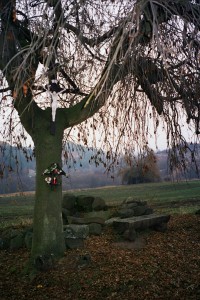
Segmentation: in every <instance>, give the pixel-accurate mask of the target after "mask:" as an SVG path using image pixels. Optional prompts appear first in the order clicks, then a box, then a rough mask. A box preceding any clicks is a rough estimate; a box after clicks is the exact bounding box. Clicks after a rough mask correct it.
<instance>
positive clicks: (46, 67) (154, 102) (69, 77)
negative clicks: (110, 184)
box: [0, 0, 200, 260]
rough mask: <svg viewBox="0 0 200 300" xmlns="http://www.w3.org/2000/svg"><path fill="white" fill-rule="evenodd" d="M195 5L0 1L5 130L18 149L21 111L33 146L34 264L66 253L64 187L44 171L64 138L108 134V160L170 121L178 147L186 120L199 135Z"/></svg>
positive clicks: (185, 1) (143, 0) (198, 12)
mask: <svg viewBox="0 0 200 300" xmlns="http://www.w3.org/2000/svg"><path fill="white" fill-rule="evenodd" d="M198 2H199V1H191V0H175V1H168V0H159V1H154V0H130V1H128V0H104V1H103V0H102V1H100V0H74V1H67V0H66V1H65V0H62V1H61V0H58V1H55V0H43V1H42V0H21V1H18V0H0V23H1V29H0V30H1V31H0V69H1V78H0V80H1V86H2V87H1V93H2V99H1V113H2V115H3V113H5V116H4V126H3V129H2V134H3V135H4V138H5V139H6V138H7V137H8V136H10V138H12V140H13V141H15V142H16V143H17V144H18V145H19V146H20V145H21V144H22V142H21V138H26V135H25V134H24V132H23V131H22V129H20V128H19V125H18V124H16V122H18V120H17V119H16V115H15V112H17V113H18V118H19V120H20V123H21V125H22V128H24V129H25V131H26V132H27V133H28V135H30V136H31V138H32V140H33V142H34V146H35V157H36V172H37V175H36V199H35V212H34V237H33V244H32V254H31V257H32V260H34V259H35V258H36V257H37V256H38V255H44V254H45V255H50V254H51V253H53V254H54V255H55V256H56V257H59V256H62V255H63V253H64V251H65V245H64V240H63V235H62V218H61V198H62V186H61V185H60V186H57V187H56V189H55V190H54V191H52V189H51V188H50V187H49V185H48V184H47V183H46V182H45V180H44V177H43V176H42V174H43V172H44V170H45V169H47V168H48V167H49V165H51V164H52V163H54V162H56V163H58V164H60V165H61V155H62V146H63V140H64V139H63V138H64V137H68V136H69V132H70V131H69V130H71V129H72V128H73V127H74V126H77V125H79V124H84V125H81V126H82V127H81V128H80V127H79V131H78V134H77V135H78V140H83V142H84V143H85V144H87V139H88V134H90V135H93V131H95V129H96V128H97V127H98V126H99V128H101V129H103V131H102V136H101V138H102V140H103V141H104V142H105V144H107V147H108V152H107V159H108V160H110V159H111V156H113V158H114V159H115V155H117V153H119V151H120V150H123V151H124V153H126V152H127V151H128V147H129V146H131V147H132V148H133V147H134V145H135V144H140V145H143V146H144V147H146V146H147V144H146V142H147V139H146V137H147V134H148V131H149V126H150V125H149V124H150V123H151V122H152V126H154V129H155V131H156V129H157V127H158V123H159V122H160V121H161V120H164V121H165V124H166V135H167V140H168V143H169V145H172V146H177V145H180V144H181V145H183V146H184V147H186V143H185V141H184V139H183V137H182V134H181V128H180V127H181V126H180V123H179V120H180V118H181V117H186V120H187V122H188V123H190V124H191V125H193V124H194V125H195V130H194V131H195V132H196V133H197V134H198V133H199V130H200V129H199V119H200V103H199V91H200V89H199V79H200V78H199V77H200V76H199V75H200V70H199V63H200V58H199V46H200V35H199V29H200V17H199V16H200V6H199V3H198ZM57 106H58V107H57ZM7 108H9V109H10V110H7ZM56 108H57V109H56ZM52 112H53V114H54V115H52ZM94 114H95V117H94V118H93V119H92V121H90V126H89V129H88V131H86V127H85V126H87V124H86V123H83V122H86V120H87V119H89V118H91V117H92V116H93V115H94ZM54 118H55V120H54ZM149 120H150V123H149V122H148V121H149ZM151 120H154V121H151ZM85 124H86V125H85ZM6 125H8V126H7V127H6ZM115 136H116V138H115ZM111 141H112V143H111ZM134 143H135V144H134ZM109 145H111V147H110V149H109ZM112 145H114V146H113V147H115V151H111V150H112Z"/></svg>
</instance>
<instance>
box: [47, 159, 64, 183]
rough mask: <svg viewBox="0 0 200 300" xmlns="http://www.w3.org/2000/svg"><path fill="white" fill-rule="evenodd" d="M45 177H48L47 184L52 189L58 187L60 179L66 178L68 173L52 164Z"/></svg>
mask: <svg viewBox="0 0 200 300" xmlns="http://www.w3.org/2000/svg"><path fill="white" fill-rule="evenodd" d="M43 175H48V176H47V177H45V181H46V183H47V184H49V185H50V186H51V187H56V186H57V185H60V180H59V177H60V176H61V175H65V176H66V173H65V171H63V170H62V169H61V167H60V166H59V164H57V163H52V164H51V165H50V166H49V167H48V168H47V169H46V170H44V172H43Z"/></svg>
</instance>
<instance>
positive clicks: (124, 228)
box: [113, 214, 170, 241]
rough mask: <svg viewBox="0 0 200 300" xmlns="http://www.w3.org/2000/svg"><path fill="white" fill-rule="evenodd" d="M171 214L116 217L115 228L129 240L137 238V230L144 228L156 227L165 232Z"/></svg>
mask: <svg viewBox="0 0 200 300" xmlns="http://www.w3.org/2000/svg"><path fill="white" fill-rule="evenodd" d="M169 219H170V215H161V214H160V215H157V214H151V215H144V216H139V217H131V218H125V219H120V218H118V219H114V220H113V228H114V229H115V230H116V231H117V233H119V234H121V235H123V237H124V238H125V239H127V240H132V241H133V240H135V238H136V231H138V230H144V229H154V230H157V231H161V232H165V231H166V230H167V223H168V221H169Z"/></svg>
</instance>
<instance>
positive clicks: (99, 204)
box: [92, 197, 107, 211]
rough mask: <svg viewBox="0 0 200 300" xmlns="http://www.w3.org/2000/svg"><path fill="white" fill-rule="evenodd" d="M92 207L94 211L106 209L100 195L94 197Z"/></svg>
mask: <svg viewBox="0 0 200 300" xmlns="http://www.w3.org/2000/svg"><path fill="white" fill-rule="evenodd" d="M92 209H93V210H95V211H99V210H106V209H107V206H106V203H105V201H104V199H102V198H101V197H95V198H94V201H93V203H92Z"/></svg>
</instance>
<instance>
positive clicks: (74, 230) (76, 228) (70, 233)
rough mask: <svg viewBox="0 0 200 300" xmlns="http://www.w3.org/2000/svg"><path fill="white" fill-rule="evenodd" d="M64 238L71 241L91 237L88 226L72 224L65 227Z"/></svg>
mask: <svg viewBox="0 0 200 300" xmlns="http://www.w3.org/2000/svg"><path fill="white" fill-rule="evenodd" d="M63 229H64V237H65V238H70V239H85V238H87V237H88V235H89V226H88V225H79V224H70V225H65V226H63Z"/></svg>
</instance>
